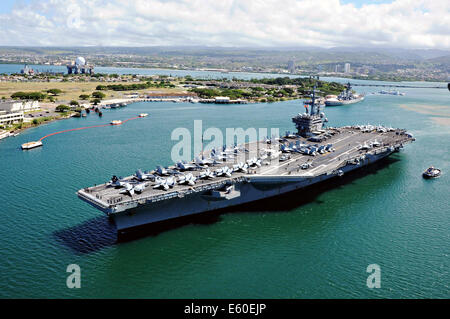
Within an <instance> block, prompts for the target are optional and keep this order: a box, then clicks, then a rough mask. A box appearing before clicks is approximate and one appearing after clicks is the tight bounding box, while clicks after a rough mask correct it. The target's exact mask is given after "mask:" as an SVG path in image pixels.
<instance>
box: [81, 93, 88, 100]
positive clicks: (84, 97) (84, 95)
mask: <svg viewBox="0 0 450 319" xmlns="http://www.w3.org/2000/svg"><path fill="white" fill-rule="evenodd" d="M89 97H90V95H89V94H81V95H80V96H79V98H80V99H81V100H87V99H89Z"/></svg>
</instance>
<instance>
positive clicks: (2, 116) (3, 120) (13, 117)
mask: <svg viewBox="0 0 450 319" xmlns="http://www.w3.org/2000/svg"><path fill="white" fill-rule="evenodd" d="M23 119H24V113H23V111H16V112H8V111H5V110H0V126H5V125H11V124H15V123H19V122H23Z"/></svg>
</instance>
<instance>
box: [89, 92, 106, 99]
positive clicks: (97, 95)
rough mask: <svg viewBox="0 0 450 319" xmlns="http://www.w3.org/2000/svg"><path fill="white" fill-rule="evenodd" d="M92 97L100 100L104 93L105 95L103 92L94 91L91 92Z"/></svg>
mask: <svg viewBox="0 0 450 319" xmlns="http://www.w3.org/2000/svg"><path fill="white" fill-rule="evenodd" d="M92 97H94V98H96V99H100V100H101V99H103V98H105V97H106V95H105V93H102V92H98V91H95V92H94V93H92Z"/></svg>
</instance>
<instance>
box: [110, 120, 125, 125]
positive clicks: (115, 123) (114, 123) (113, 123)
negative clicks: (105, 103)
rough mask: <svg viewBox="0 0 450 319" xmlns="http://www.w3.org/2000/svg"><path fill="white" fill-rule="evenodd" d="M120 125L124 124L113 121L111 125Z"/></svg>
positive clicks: (119, 121)
mask: <svg viewBox="0 0 450 319" xmlns="http://www.w3.org/2000/svg"><path fill="white" fill-rule="evenodd" d="M120 124H122V121H121V120H113V121H111V125H120Z"/></svg>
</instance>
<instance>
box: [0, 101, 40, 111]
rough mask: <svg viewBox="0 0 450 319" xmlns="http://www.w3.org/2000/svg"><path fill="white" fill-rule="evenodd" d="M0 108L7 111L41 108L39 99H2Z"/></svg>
mask: <svg viewBox="0 0 450 319" xmlns="http://www.w3.org/2000/svg"><path fill="white" fill-rule="evenodd" d="M0 110H4V111H7V112H20V111H22V112H30V111H34V110H39V101H16V100H6V101H0Z"/></svg>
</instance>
